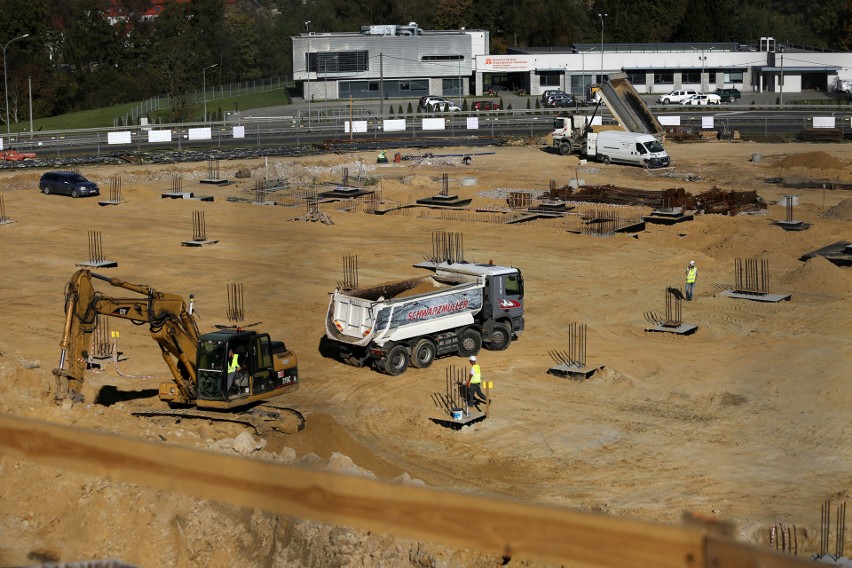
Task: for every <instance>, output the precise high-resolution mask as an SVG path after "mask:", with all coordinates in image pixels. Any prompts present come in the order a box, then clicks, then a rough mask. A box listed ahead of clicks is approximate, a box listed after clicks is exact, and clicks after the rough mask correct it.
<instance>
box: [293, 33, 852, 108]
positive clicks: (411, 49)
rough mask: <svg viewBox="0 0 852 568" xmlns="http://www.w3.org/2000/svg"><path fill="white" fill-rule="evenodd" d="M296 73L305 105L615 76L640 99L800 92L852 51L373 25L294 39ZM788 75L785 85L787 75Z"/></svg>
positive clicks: (541, 87)
mask: <svg viewBox="0 0 852 568" xmlns="http://www.w3.org/2000/svg"><path fill="white" fill-rule="evenodd" d="M292 41H293V72H294V78H295V80H296V82H298V83H300V84H301V85H302V88H303V93H304V96H305V98H306V99H309V100H337V99H349V98H350V97H351V98H353V99H377V98H416V97H422V96H426V95H442V96H446V97H459V96H465V95H476V96H481V95H483V94H485V93H486V92H487V91H488V88H489V87H491V86H495V87H496V88H497V89H500V90H506V89H509V90H518V89H523V90H525V91H526V92H527V93H528V94H530V95H538V94H541V93H543V92H544V91H546V90H548V89H560V90H564V91H566V92H570V93H573V94H575V95H579V96H584V95H586V94H587V93H588V87H589V86H590V85H592V84H594V83H597V82H599V81H600V79H601V77H602V76H606V75H607V74H608V73H614V72H623V73H626V74H627V76H628V77H629V78H630V82H631V83H633V85H634V87H635V88H636V90H637V91H638V92H639V93H642V94H658V93H660V94H661V93H667V92H669V91H672V90H675V89H694V90H698V91H713V90H715V89H717V88H737V89H740V90H741V91H743V92H778V93H800V92H802V91H807V90H818V91H831V90H834V88H835V85H836V84H837V83H838V81H842V80H847V81H848V80H852V54H851V53H844V52H834V51H825V50H823V51H817V50H809V49H805V48H792V47H790V46H779V45H777V44H776V42H775V40H774V39H773V38H761V40H760V42H759V45H757V46H743V45H739V44H736V43H695V44H577V45H574V46H571V47H568V48H546V49H545V48H528V49H519V48H518V49H512V50H510V53H508V54H506V55H491V54H489V53H488V45H489V33H488V32H487V31H484V30H465V29H460V30H432V31H429V30H425V31H424V30H421V29H419V28H418V27H417V25H416V24H415V23H413V22H412V23H410V24H408V25H407V26H369V27H365V28H363V29H362V30H361V32H353V33H314V32H311V33H305V34H301V35H299V36H295V37H293V38H292ZM782 78H783V79H782Z"/></svg>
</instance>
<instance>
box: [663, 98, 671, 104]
mask: <svg viewBox="0 0 852 568" xmlns="http://www.w3.org/2000/svg"><path fill="white" fill-rule="evenodd" d="M670 102H671V101H670V100H669V99H663V104H664V105H667V104H669V103H670Z"/></svg>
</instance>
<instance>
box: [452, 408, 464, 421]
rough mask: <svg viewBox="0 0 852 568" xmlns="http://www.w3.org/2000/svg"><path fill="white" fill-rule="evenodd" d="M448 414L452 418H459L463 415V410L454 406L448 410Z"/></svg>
mask: <svg viewBox="0 0 852 568" xmlns="http://www.w3.org/2000/svg"><path fill="white" fill-rule="evenodd" d="M450 414H451V415H452V417H453V420H461V419H462V416H464V412H463V411H462V409H461V408H454V409H452V410H451V411H450Z"/></svg>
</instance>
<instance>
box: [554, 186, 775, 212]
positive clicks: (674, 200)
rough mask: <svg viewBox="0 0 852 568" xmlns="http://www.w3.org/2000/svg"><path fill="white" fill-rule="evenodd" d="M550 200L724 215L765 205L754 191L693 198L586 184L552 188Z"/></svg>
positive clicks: (675, 190) (719, 192)
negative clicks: (677, 208)
mask: <svg viewBox="0 0 852 568" xmlns="http://www.w3.org/2000/svg"><path fill="white" fill-rule="evenodd" d="M550 197H551V199H561V200H563V201H580V202H588V203H607V204H611V205H633V206H642V207H651V208H652V209H669V208H674V207H680V208H683V209H684V210H693V211H696V212H698V213H716V214H723V215H737V214H740V213H756V212H760V211H763V210H765V209H766V202H765V201H764V200H763V199H762V198H761V197H760V196H758V195H757V192H756V191H725V190H722V189H719V188H717V187H713V188H711V189H709V190H707V191H705V192H703V193H699V194H698V195H694V196H693V195H691V194H689V193H687V192H686V190H685V189H683V188H682V187H681V188H670V189H665V190H662V191H652V190H645V189H635V188H630V187H617V186H614V185H587V186H584V187H582V188H579V189H574V188H572V187H568V186H566V187H561V188H556V189H554V190H553V191H552V192H551V196H550Z"/></svg>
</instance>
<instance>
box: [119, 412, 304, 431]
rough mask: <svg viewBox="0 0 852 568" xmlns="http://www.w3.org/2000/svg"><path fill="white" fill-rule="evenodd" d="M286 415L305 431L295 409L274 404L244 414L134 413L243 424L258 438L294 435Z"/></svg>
mask: <svg viewBox="0 0 852 568" xmlns="http://www.w3.org/2000/svg"><path fill="white" fill-rule="evenodd" d="M285 412H286V413H290V414H293V415H295V418H296V431H297V432H300V431H302V430H304V429H305V417H304V415H303V414H302V413H301V412H299V411H298V410H296V409H295V408H289V407H286V406H277V405H273V404H262V405H259V406H256V407H254V408H250V409H248V410H245V411H242V412H229V413H225V412H213V411H206V410H199V409H197V408H177V409H176V408H173V409H162V410H140V411H136V412H133V413H132V414H133V416H144V417H154V416H166V417H173V418H175V420H176V422H180V421H181V420H183V419H196V420H210V421H214V422H231V423H232V424H242V425H244V426H249V427H251V428H253V429H254V431H255V433H256V434H257V435H258V436H262V435H264V434H267V433H269V432H272V431H276V432H281V433H284V434H292V433H294V432H293V430H292V428H290V427H288V426H289V425H288V424H285V421H283V420H282V418H284V417H285V416H286V414H285Z"/></svg>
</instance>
